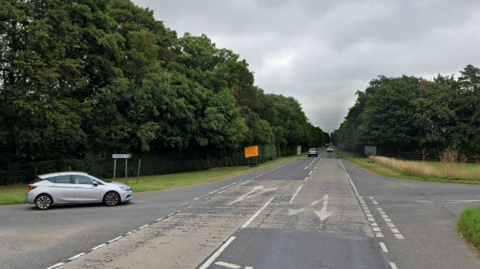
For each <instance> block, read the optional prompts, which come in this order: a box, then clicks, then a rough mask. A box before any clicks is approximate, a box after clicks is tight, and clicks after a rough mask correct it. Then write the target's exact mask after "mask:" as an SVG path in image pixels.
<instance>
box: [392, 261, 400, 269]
mask: <svg viewBox="0 0 480 269" xmlns="http://www.w3.org/2000/svg"><path fill="white" fill-rule="evenodd" d="M390 267H392V269H398V267H397V266H396V265H395V264H394V263H393V262H391V263H390Z"/></svg>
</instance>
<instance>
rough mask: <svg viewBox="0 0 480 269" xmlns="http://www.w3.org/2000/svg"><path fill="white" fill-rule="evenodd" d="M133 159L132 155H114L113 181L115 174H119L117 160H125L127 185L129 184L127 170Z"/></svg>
mask: <svg viewBox="0 0 480 269" xmlns="http://www.w3.org/2000/svg"><path fill="white" fill-rule="evenodd" d="M130 157H132V155H131V154H113V155H112V158H113V159H115V160H114V161H113V181H115V174H116V172H117V159H125V184H127V168H128V159H130Z"/></svg>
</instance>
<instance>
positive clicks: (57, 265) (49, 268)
mask: <svg viewBox="0 0 480 269" xmlns="http://www.w3.org/2000/svg"><path fill="white" fill-rule="evenodd" d="M64 264H65V263H64V262H60V263H57V264H55V265H54V266H51V267H48V268H47V269H53V268H57V267H60V266H62V265H64Z"/></svg>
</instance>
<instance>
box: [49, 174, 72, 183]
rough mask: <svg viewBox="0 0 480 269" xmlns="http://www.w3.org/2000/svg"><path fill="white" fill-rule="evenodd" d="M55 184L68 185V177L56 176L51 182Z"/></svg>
mask: <svg viewBox="0 0 480 269" xmlns="http://www.w3.org/2000/svg"><path fill="white" fill-rule="evenodd" d="M52 182H55V183H70V176H69V175H64V176H56V177H55V181H52Z"/></svg>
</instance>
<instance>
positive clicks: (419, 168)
mask: <svg viewBox="0 0 480 269" xmlns="http://www.w3.org/2000/svg"><path fill="white" fill-rule="evenodd" d="M370 158H372V159H373V160H374V161H375V162H377V163H380V164H382V165H384V166H386V167H388V168H391V169H394V170H396V171H399V172H400V173H402V174H403V175H406V176H413V177H421V178H442V179H453V180H468V181H480V165H479V164H469V163H458V162H457V161H455V162H446V161H442V162H439V163H431V162H422V161H404V160H397V159H394V158H387V157H381V156H370ZM451 160H452V159H450V161H451Z"/></svg>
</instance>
